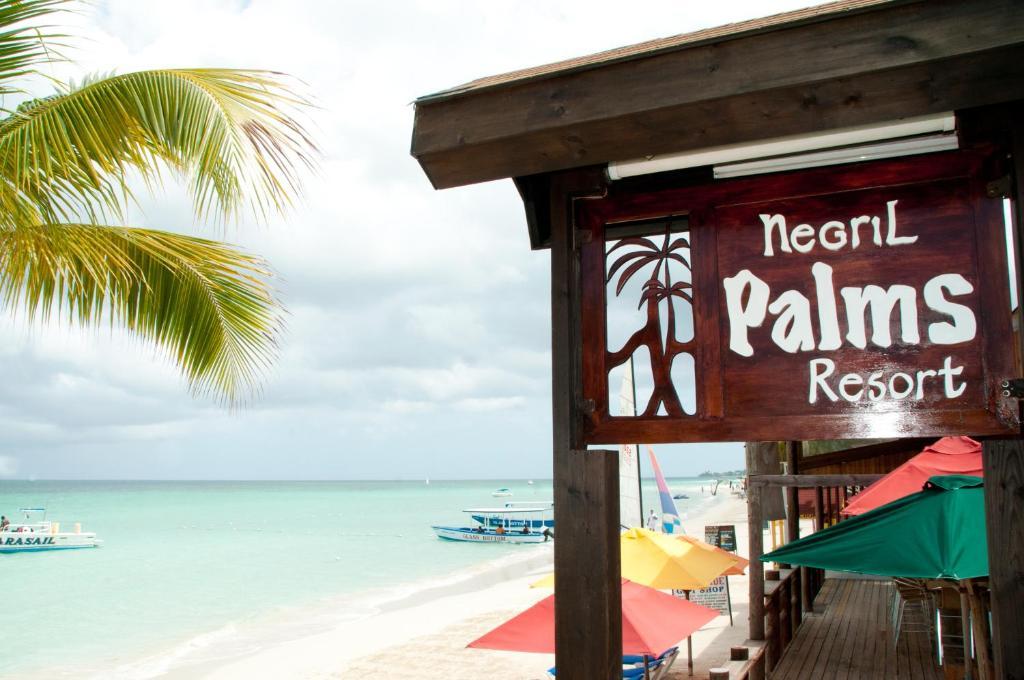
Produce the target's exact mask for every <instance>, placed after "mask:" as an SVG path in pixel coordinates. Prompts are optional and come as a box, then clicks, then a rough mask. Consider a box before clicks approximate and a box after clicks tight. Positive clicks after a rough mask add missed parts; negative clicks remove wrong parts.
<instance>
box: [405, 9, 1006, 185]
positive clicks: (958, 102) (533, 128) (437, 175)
mask: <svg viewBox="0 0 1024 680" xmlns="http://www.w3.org/2000/svg"><path fill="white" fill-rule="evenodd" d="M1016 99H1024V3H1021V2H1019V1H1018V0H890V1H882V0H844V1H843V2H837V3H832V4H829V5H823V6H820V7H815V8H810V9H807V10H800V11H798V12H790V13H788V14H783V15H778V16H775V17H769V18H767V19H758V20H753V21H749V22H743V23H739V24H733V25H730V26H724V27H721V28H717V29H709V30H707V31H698V32H696V33H692V34H687V35H684V36H676V37H673V38H666V39H663V40H656V41H651V42H648V43H642V44H640V45H635V46H632V47H626V48H621V49H619V50H612V51H610V52H604V53H601V54H598V55H592V56H589V57H582V58H580V59H573V60H569V61H566V62H561V63H559V64H552V65H549V66H543V67H538V68H535V69H526V70H523V71H518V72H514V73H510V74H504V75H501V76H494V77H490V78H482V79H480V80H477V81H473V82H471V83H467V84H466V85H463V86H460V87H457V88H453V89H451V90H447V91H444V92H440V93H437V94H434V95H430V96H427V97H423V98H422V99H420V100H418V101H417V102H416V120H415V125H414V131H413V137H412V155H413V156H414V157H416V159H417V160H418V161H419V162H420V164H421V166H422V167H423V170H424V172H425V173H426V174H427V176H428V177H429V178H430V181H431V182H432V183H433V185H434V186H435V187H436V188H446V187H454V186H460V185H465V184H472V183H475V182H482V181H488V180H493V179H500V178H506V177H524V176H528V175H537V174H542V173H550V172H554V171H559V170H565V169H569V168H577V167H584V166H591V165H603V164H605V163H608V162H610V161H621V160H630V159H635V158H643V157H646V156H653V155H660V154H667V153H676V152H682V151H688V150H693V149H699V148H707V147H711V146H718V145H721V144H735V143H746V142H752V141H756V140H759V139H766V138H771V137H779V136H785V135H792V134H801V133H805V132H813V131H822V130H829V129H836V128H843V127H851V126H857V125H865V124H873V123H882V122H887V121H892V120H896V119H900V118H905V117H910V116H920V115H926V114H932V113H942V112H947V111H954V110H959V109H964V108H969V107H973V106H982V105H987V104H995V103H999V102H1005V101H1012V100H1016Z"/></svg>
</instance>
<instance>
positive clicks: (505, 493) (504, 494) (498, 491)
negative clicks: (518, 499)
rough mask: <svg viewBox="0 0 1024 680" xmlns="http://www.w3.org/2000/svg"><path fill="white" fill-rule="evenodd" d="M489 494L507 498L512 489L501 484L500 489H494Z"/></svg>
mask: <svg viewBox="0 0 1024 680" xmlns="http://www.w3.org/2000/svg"><path fill="white" fill-rule="evenodd" d="M491 495H492V496H494V497H495V498H508V497H509V496H511V495H512V489H510V488H508V487H507V486H503V487H501V488H500V489H495V490H494V491H492V492H491Z"/></svg>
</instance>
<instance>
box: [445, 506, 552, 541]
mask: <svg viewBox="0 0 1024 680" xmlns="http://www.w3.org/2000/svg"><path fill="white" fill-rule="evenodd" d="M463 512H465V513H467V514H469V515H470V517H472V518H473V519H474V520H475V521H476V522H477V524H476V525H475V526H466V527H454V526H441V525H434V526H432V527H431V529H433V530H434V533H435V534H437V537H438V538H443V539H444V540H446V541H468V542H471V543H545V542H547V541H550V540H551V539H552V538H553V537H554V533H553V531H552V528H551V527H550V526H547V525H546V524H544V521H545V519H546V518H545V517H544V513H545V512H547V508H537V507H532V508H470V509H468V510H463ZM477 517H479V518H480V519H479V520H478V519H477Z"/></svg>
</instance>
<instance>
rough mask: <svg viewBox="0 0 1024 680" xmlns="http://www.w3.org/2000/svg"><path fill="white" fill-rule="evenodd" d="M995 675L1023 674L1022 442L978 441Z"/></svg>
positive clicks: (1005, 679)
mask: <svg viewBox="0 0 1024 680" xmlns="http://www.w3.org/2000/svg"><path fill="white" fill-rule="evenodd" d="M982 447H983V454H982V455H983V460H984V466H985V520H986V522H985V523H986V530H987V537H988V564H989V588H990V590H991V597H992V656H993V657H994V658H993V661H994V662H995V677H997V678H1000V679H1001V680H1022V679H1024V644H1021V641H1022V640H1024V616H1021V612H1024V441H1022V440H1020V439H1010V440H989V441H986V442H984V443H983V444H982Z"/></svg>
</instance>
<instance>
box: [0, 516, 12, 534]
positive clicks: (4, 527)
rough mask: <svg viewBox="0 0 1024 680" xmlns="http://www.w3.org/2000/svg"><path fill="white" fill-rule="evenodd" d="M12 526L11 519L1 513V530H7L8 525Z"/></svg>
mask: <svg viewBox="0 0 1024 680" xmlns="http://www.w3.org/2000/svg"><path fill="white" fill-rule="evenodd" d="M9 526H11V520H9V519H7V518H6V517H4V516H3V515H0V531H7V527H9Z"/></svg>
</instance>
